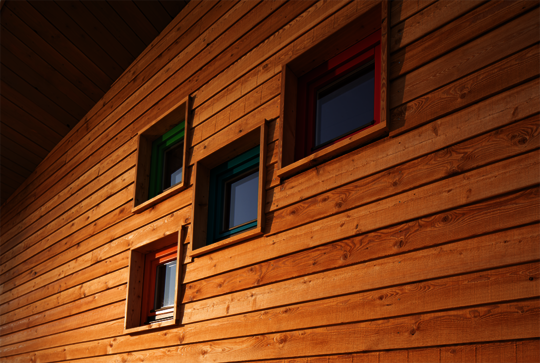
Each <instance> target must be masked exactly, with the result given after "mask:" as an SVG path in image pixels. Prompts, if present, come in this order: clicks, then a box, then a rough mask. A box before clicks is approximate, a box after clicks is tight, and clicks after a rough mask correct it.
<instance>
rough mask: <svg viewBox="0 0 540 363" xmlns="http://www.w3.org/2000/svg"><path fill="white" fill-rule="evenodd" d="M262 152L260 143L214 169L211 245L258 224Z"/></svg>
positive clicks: (209, 221) (209, 223) (211, 189)
mask: <svg viewBox="0 0 540 363" xmlns="http://www.w3.org/2000/svg"><path fill="white" fill-rule="evenodd" d="M259 152H260V147H259V146H257V147H255V148H253V149H251V150H248V151H246V152H245V153H243V154H241V155H238V156H237V157H235V158H233V159H231V160H229V161H227V162H225V163H223V164H221V165H219V166H217V167H215V168H214V169H212V170H211V172H210V186H209V206H208V230H207V231H208V232H207V241H206V244H207V245H210V244H212V243H214V242H217V241H220V240H222V239H225V238H228V237H230V236H232V235H234V234H237V233H241V232H244V231H247V230H248V229H251V228H255V227H257V211H258V203H259Z"/></svg>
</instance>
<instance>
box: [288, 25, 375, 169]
mask: <svg viewBox="0 0 540 363" xmlns="http://www.w3.org/2000/svg"><path fill="white" fill-rule="evenodd" d="M379 43H380V31H376V32H375V33H373V34H372V35H370V36H368V37H367V38H366V39H364V40H363V41H361V42H359V43H357V44H355V45H354V46H352V47H350V48H349V49H347V50H345V51H343V52H342V53H340V54H338V55H336V56H334V57H333V58H331V59H329V60H328V61H327V62H325V63H323V64H322V65H320V66H319V67H317V68H315V69H313V70H312V71H310V72H308V73H306V74H305V75H304V76H302V77H301V78H299V80H298V101H297V110H298V111H297V112H298V116H297V122H296V134H297V135H298V137H297V143H296V145H297V146H296V155H295V159H296V160H300V159H302V158H304V157H306V156H308V155H310V154H312V153H313V152H315V151H317V150H320V149H322V148H325V147H328V146H330V145H332V144H335V143H337V142H339V141H341V140H343V138H345V137H347V136H349V135H351V134H354V133H357V132H360V131H363V130H365V129H367V128H369V127H370V126H373V125H376V124H378V123H379V122H380V117H379V114H380V112H379V108H380V107H379V98H380V95H379V94H378V93H379V91H378V90H379V89H380V77H375V74H380V44H379Z"/></svg>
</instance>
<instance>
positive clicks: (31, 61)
mask: <svg viewBox="0 0 540 363" xmlns="http://www.w3.org/2000/svg"><path fill="white" fill-rule="evenodd" d="M2 45H3V46H4V47H5V49H7V50H8V51H9V52H10V53H11V54H13V56H15V57H16V59H18V60H19V61H22V62H24V63H26V64H27V65H28V68H29V69H31V70H32V71H33V72H35V73H36V74H38V75H39V76H41V77H43V78H44V79H45V80H46V81H47V82H48V83H49V84H50V85H51V86H53V87H54V88H55V89H58V91H60V92H62V93H63V94H65V95H66V96H67V97H68V98H69V99H70V100H71V102H74V103H76V104H77V105H78V106H79V107H81V108H82V109H83V110H88V109H90V108H91V107H92V106H93V105H94V104H95V102H96V101H97V99H92V98H90V97H89V96H88V95H86V94H85V93H84V92H83V91H81V90H80V89H79V88H77V86H76V85H75V84H73V83H72V82H71V81H70V80H68V79H66V78H65V77H64V76H63V75H62V74H61V73H60V72H59V71H57V70H56V69H55V68H54V67H52V66H51V65H49V64H48V63H47V62H46V61H44V60H43V59H42V58H41V56H40V55H39V54H38V53H36V52H35V51H34V50H32V49H31V48H29V47H27V46H26V45H25V44H24V43H23V42H21V41H20V40H19V39H18V38H17V37H16V36H15V35H14V34H12V33H11V32H10V31H9V30H7V29H6V28H5V27H4V26H2ZM11 69H12V70H15V68H14V67H11ZM32 83H34V82H32ZM64 128H65V126H64ZM55 130H56V129H55ZM60 130H62V129H60ZM60 130H57V132H58V133H59V134H61V135H63V134H66V133H67V132H66V131H65V130H64V132H63V133H62V132H59V131H60Z"/></svg>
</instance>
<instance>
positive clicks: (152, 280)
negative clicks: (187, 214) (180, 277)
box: [141, 245, 179, 325]
mask: <svg viewBox="0 0 540 363" xmlns="http://www.w3.org/2000/svg"><path fill="white" fill-rule="evenodd" d="M177 254H178V246H177V245H171V246H167V247H165V248H163V249H160V250H158V251H152V252H149V253H147V254H146V255H145V256H144V259H145V262H144V282H143V294H142V308H141V324H143V325H146V324H154V323H157V322H160V321H162V320H159V321H155V322H149V317H151V316H158V315H159V313H155V312H153V307H155V306H154V304H155V293H156V277H157V276H156V269H157V267H158V266H159V265H164V264H166V263H168V262H171V261H175V260H176V261H177ZM178 268H179V266H178V261H177V265H176V269H178ZM175 288H177V286H175ZM169 309H171V308H169ZM172 309H173V311H174V305H173V306H172ZM171 319H172V317H171ZM167 320H170V319H167ZM165 321H166V320H165Z"/></svg>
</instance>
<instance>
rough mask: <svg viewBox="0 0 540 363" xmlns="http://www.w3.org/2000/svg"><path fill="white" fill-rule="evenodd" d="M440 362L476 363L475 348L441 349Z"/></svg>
mask: <svg viewBox="0 0 540 363" xmlns="http://www.w3.org/2000/svg"><path fill="white" fill-rule="evenodd" d="M441 362H444V363H467V362H476V346H475V345H466V346H458V347H456V346H450V347H443V348H441Z"/></svg>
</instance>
